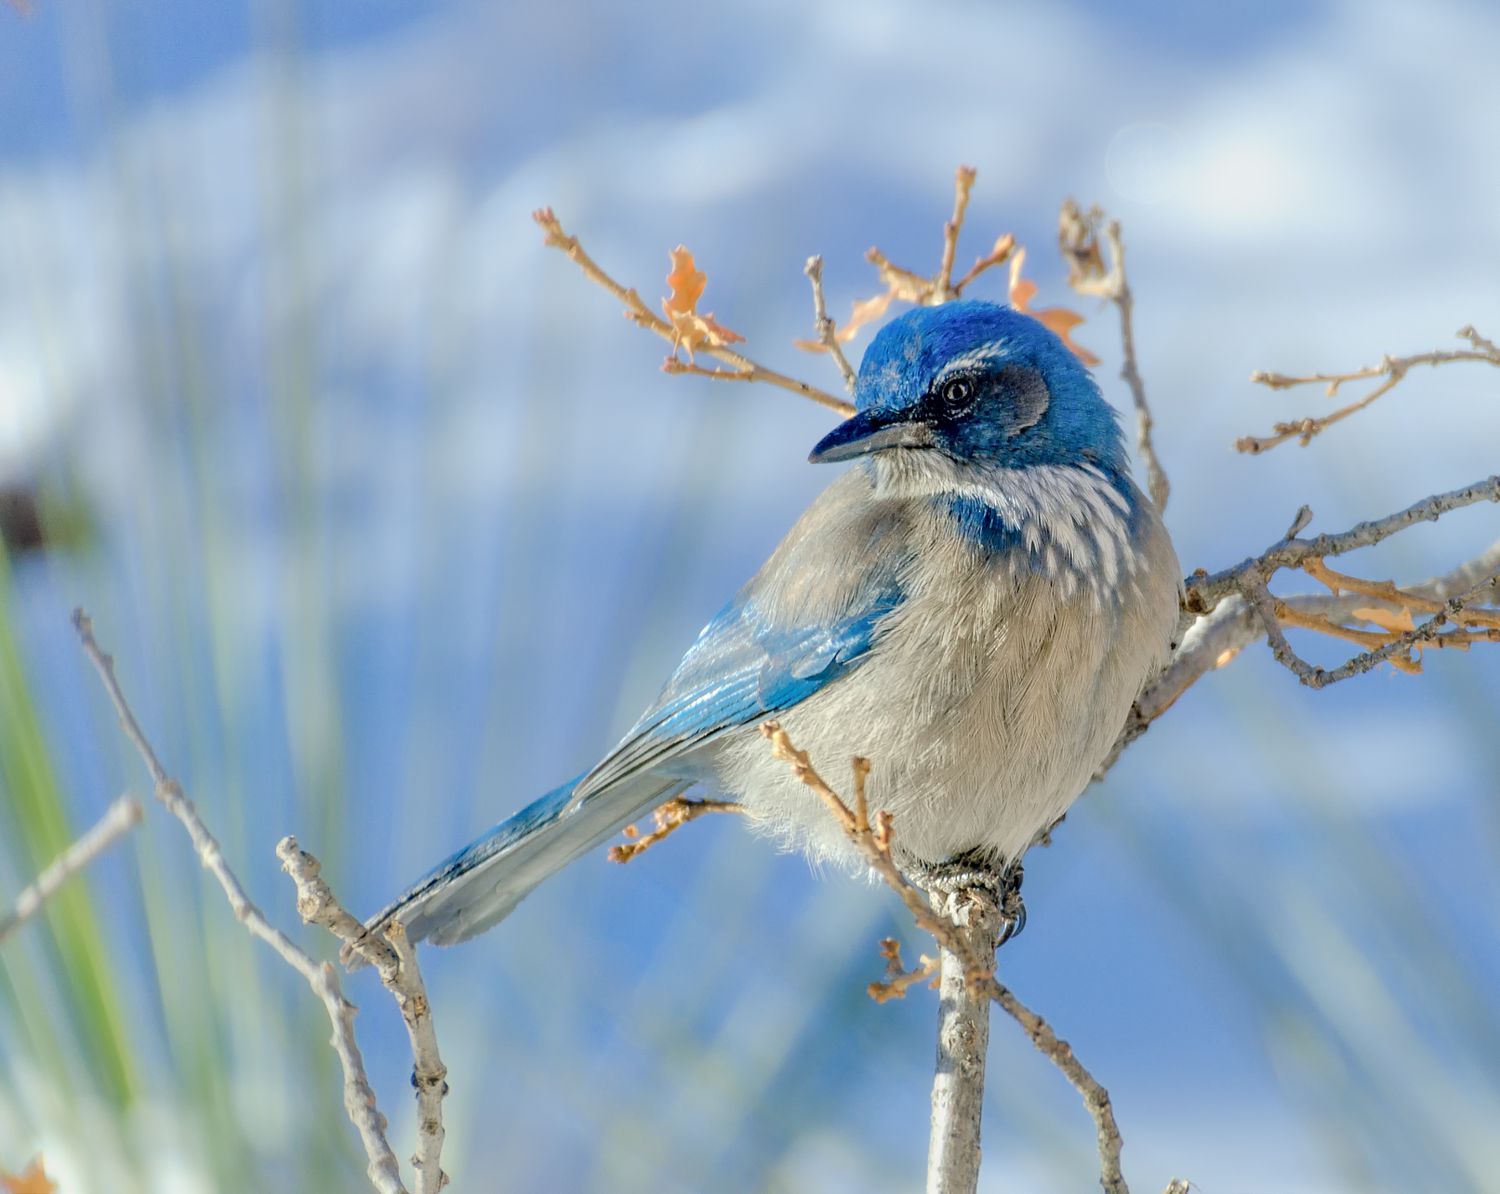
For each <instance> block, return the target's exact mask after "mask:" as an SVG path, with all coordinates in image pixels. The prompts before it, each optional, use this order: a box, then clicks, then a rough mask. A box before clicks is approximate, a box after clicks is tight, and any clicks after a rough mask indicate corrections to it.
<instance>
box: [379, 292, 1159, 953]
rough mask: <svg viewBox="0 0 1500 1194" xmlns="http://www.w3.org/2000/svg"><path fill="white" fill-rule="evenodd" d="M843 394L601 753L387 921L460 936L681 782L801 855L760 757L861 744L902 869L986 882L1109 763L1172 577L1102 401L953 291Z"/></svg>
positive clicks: (802, 824) (1004, 311) (1153, 518)
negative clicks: (791, 488) (766, 548)
mask: <svg viewBox="0 0 1500 1194" xmlns="http://www.w3.org/2000/svg"><path fill="white" fill-rule="evenodd" d="M855 400H856V411H857V413H856V414H854V415H853V417H851V418H850V419H848V420H847V421H845V422H843V423H841V424H840V425H839V426H837V427H835V428H834V429H833V430H832V431H830V432H829V433H828V434H827V435H826V436H824V438H823V439H822V441H821V442H820V443H819V444H818V445H817V446H816V447H815V448H814V449H813V450H812V454H811V456H810V457H809V459H810V460H811V461H813V462H814V463H821V462H825V461H826V462H832V461H852V462H853V465H852V467H850V468H849V469H848V470H847V471H845V472H844V473H843V474H842V475H840V476H839V477H838V478H837V479H836V480H835V481H834V482H833V484H831V485H830V486H829V487H828V488H827V489H825V490H824V491H823V493H822V494H821V495H820V496H819V497H818V498H817V499H816V500H815V501H814V502H813V503H812V505H811V506H810V507H808V509H807V512H806V513H804V514H803V515H802V517H801V519H800V520H799V521H798V522H797V524H796V526H794V527H793V528H792V530H791V532H790V533H789V534H788V535H787V537H786V538H785V539H784V540H782V542H781V544H780V546H778V547H777V548H776V550H775V551H774V552H773V553H772V554H771V558H770V559H769V560H767V561H766V563H765V564H764V565H763V566H762V567H761V569H760V571H759V572H757V573H756V574H755V576H753V577H752V578H751V579H750V581H749V583H748V584H746V585H745V586H744V588H742V589H741V590H740V591H739V592H738V593H737V594H736V595H735V597H734V598H733V600H731V601H730V602H729V604H728V605H726V606H725V607H724V608H723V609H722V610H721V611H720V612H719V613H718V615H717V616H715V617H714V619H713V620H712V621H711V622H709V624H708V625H707V626H706V627H704V629H703V632H702V633H701V634H699V636H698V639H697V641H696V642H695V643H694V644H693V645H692V646H691V647H690V648H689V649H688V651H687V654H686V655H684V656H683V658H682V662H681V663H679V664H678V665H677V670H676V671H675V672H674V673H673V674H672V677H671V679H670V680H668V681H667V684H666V687H665V688H663V689H662V692H661V695H660V696H659V697H657V699H656V701H655V702H654V703H653V704H652V705H651V707H650V708H649V709H647V710H646V712H645V713H644V714H642V715H641V717H640V719H639V720H638V721H637V722H636V724H635V726H634V727H633V728H632V729H631V730H630V732H629V733H628V734H626V735H625V738H624V740H623V741H621V742H620V744H619V745H618V746H616V747H615V748H614V750H612V751H610V752H609V753H608V754H607V755H605V756H604V758H603V759H602V760H601V761H600V762H599V763H598V764H597V765H596V766H595V767H594V768H593V770H591V771H588V772H586V773H585V774H583V775H580V776H578V777H577V778H575V779H571V780H569V781H568V782H567V783H565V784H563V785H562V786H561V787H559V788H556V789H555V790H553V791H551V792H549V793H548V794H547V795H545V796H543V797H542V798H541V799H539V800H537V801H535V802H534V803H532V804H530V805H528V806H527V807H526V808H524V809H522V810H521V811H520V812H518V813H516V814H515V815H514V816H513V817H511V818H510V819H509V820H506V821H502V822H501V823H500V824H499V825H497V826H495V828H493V829H491V830H490V831H489V832H488V833H486V834H485V835H484V836H483V837H481V838H479V839H478V840H477V841H475V842H474V843H473V844H471V845H469V846H466V847H464V849H462V850H460V851H459V852H458V853H457V854H455V855H453V857H451V858H449V859H448V860H447V861H446V862H444V863H442V864H441V865H440V866H438V867H437V868H436V869H435V870H433V871H432V872H431V873H430V874H428V875H427V877H426V878H424V879H422V880H420V881H419V882H418V883H417V884H416V885H415V886H413V887H412V888H411V889H410V890H409V891H407V892H406V894H404V895H403V896H401V898H400V899H398V900H397V901H396V902H395V903H394V904H392V905H391V906H390V907H389V908H387V909H386V910H385V911H384V912H382V913H381V914H380V915H379V916H378V917H377V918H376V919H375V921H373V922H372V924H373V925H376V926H378V925H382V924H384V923H386V922H387V921H388V920H389V919H391V918H393V917H398V918H400V919H401V920H402V921H404V922H405V924H406V927H407V930H408V932H409V933H410V935H411V937H412V938H413V939H421V938H430V939H431V940H432V941H434V942H436V943H438V944H440V945H448V944H452V943H453V942H457V941H463V940H465V939H466V938H468V937H472V936H473V935H474V934H476V933H479V932H481V931H483V930H484V929H487V928H489V927H490V926H491V925H494V924H495V923H496V922H498V921H499V920H501V919H502V918H503V917H505V916H506V915H507V914H508V913H509V912H510V911H511V910H512V909H513V908H514V907H515V906H516V904H517V903H519V902H520V900H521V899H522V898H523V897H524V896H525V895H526V894H527V893H528V892H529V891H531V889H532V888H533V887H535V886H536V885H537V884H539V883H541V882H542V880H544V879H546V878H547V877H548V876H549V875H551V874H552V873H553V872H555V871H557V870H559V869H560V868H562V867H563V866H565V865H566V864H567V863H569V862H571V861H573V859H575V858H577V857H578V856H579V855H581V854H583V853H585V852H587V851H589V850H592V849H593V848H594V847H596V846H597V845H599V844H600V843H601V842H603V841H604V840H605V839H607V838H609V837H611V836H612V835H614V834H616V833H619V832H620V831H621V830H622V829H623V828H624V827H625V826H627V825H629V824H631V823H632V822H634V821H636V820H637V819H639V818H640V817H641V816H643V815H644V814H645V813H647V812H648V811H649V810H651V809H652V808H653V807H655V806H656V805H659V804H661V803H662V802H663V801H665V800H667V799H669V798H671V797H673V796H676V795H677V794H679V793H680V792H682V791H684V790H685V789H687V788H688V787H690V786H693V785H695V784H697V785H704V786H706V787H707V788H709V789H713V790H717V791H718V792H720V793H723V794H725V795H728V796H731V797H733V798H736V799H738V800H740V801H742V802H743V803H744V804H745V805H746V806H747V810H748V811H749V813H750V814H751V817H752V818H753V820H754V821H755V822H756V823H757V824H758V825H760V826H762V827H764V828H765V829H766V830H768V831H769V832H771V833H772V834H774V835H775V836H777V837H779V838H781V839H782V840H784V841H787V842H792V843H796V844H798V845H800V846H801V847H802V848H803V849H805V850H806V851H807V853H808V854H809V855H810V856H812V857H814V858H818V859H831V860H842V861H846V862H852V861H854V856H853V854H852V851H851V848H850V847H849V845H848V843H847V841H846V840H845V838H844V836H843V832H842V830H841V829H840V828H839V827H838V826H837V825H836V824H835V822H834V820H833V818H832V817H830V816H829V815H828V813H827V811H826V810H825V809H824V808H823V806H822V805H821V804H820V803H819V802H818V801H817V800H816V799H813V798H812V797H811V796H810V795H809V793H808V792H807V790H806V789H805V788H804V787H803V786H802V785H801V784H799V783H798V782H797V781H796V780H795V779H794V777H793V776H792V774H791V771H790V769H789V768H787V767H786V766H785V764H783V763H780V762H778V761H777V760H776V759H774V758H773V757H772V754H771V751H770V749H769V748H768V746H767V744H766V742H765V740H764V739H763V738H762V736H761V734H760V733H759V732H758V727H759V725H760V724H761V723H762V722H764V721H765V720H767V719H768V718H773V717H774V718H776V719H778V720H779V721H780V722H781V723H782V725H783V726H784V727H785V728H786V730H787V732H788V734H789V735H790V736H791V738H792V740H793V741H794V742H796V744H797V745H798V746H799V747H800V748H802V749H803V750H806V751H808V752H810V754H811V755H812V757H813V759H814V760H816V761H823V762H825V763H827V764H832V763H835V762H838V761H841V760H845V759H848V758H849V757H850V756H852V755H864V756H867V757H868V758H869V759H870V760H871V761H872V763H873V770H872V771H871V772H870V777H869V788H868V791H869V797H870V806H871V807H872V808H878V809H888V810H890V812H891V813H892V814H893V815H894V817H895V841H896V843H897V849H898V852H899V857H900V858H901V860H902V862H903V865H908V866H910V867H912V868H913V869H914V871H916V872H918V873H920V872H922V871H923V870H924V869H925V870H927V871H929V872H933V871H940V869H941V867H942V866H943V865H944V864H945V863H946V864H948V865H949V866H954V867H957V866H960V865H962V866H963V867H965V868H969V867H973V868H975V869H980V870H988V871H991V872H992V873H996V874H999V873H1001V872H1004V871H1005V870H1007V869H1008V868H1010V867H1012V866H1013V865H1014V864H1015V863H1017V862H1018V861H1019V859H1020V857H1021V855H1022V854H1023V853H1024V852H1025V851H1026V848H1027V847H1028V846H1029V845H1031V843H1032V842H1033V841H1034V840H1035V839H1036V838H1037V837H1038V836H1039V835H1041V834H1042V833H1044V832H1045V831H1046V830H1047V829H1049V828H1050V827H1051V826H1052V825H1053V823H1054V822H1056V821H1057V820H1058V818H1060V817H1061V816H1062V814H1063V813H1064V812H1065V811H1066V810H1067V808H1068V806H1069V805H1070V804H1072V802H1073V801H1074V800H1075V799H1076V798H1077V797H1078V795H1079V793H1080V792H1082V791H1083V788H1084V787H1085V785H1086V784H1087V783H1088V781H1089V777H1090V776H1091V775H1092V774H1093V772H1094V770H1095V768H1096V767H1097V766H1098V765H1099V764H1100V763H1101V762H1102V761H1103V759H1104V757H1105V755H1106V754H1107V752H1108V751H1109V748H1110V746H1111V744H1112V743H1113V742H1114V740H1115V738H1116V736H1117V734H1118V733H1119V731H1120V729H1121V727H1122V726H1123V724H1124V722H1125V717H1126V714H1127V713H1128V711H1129V709H1130V705H1131V702H1132V701H1133V700H1134V699H1135V697H1136V696H1137V694H1138V693H1139V692H1140V690H1141V687H1142V686H1143V684H1144V683H1145V682H1146V681H1147V680H1148V679H1149V678H1151V677H1152V676H1153V675H1154V674H1155V672H1156V671H1157V670H1158V669H1159V668H1160V667H1162V666H1163V665H1164V664H1165V662H1166V660H1167V657H1168V654H1169V651H1170V649H1171V640H1172V635H1173V631H1174V628H1175V626H1176V623H1177V610H1178V593H1179V589H1180V585H1181V580H1180V577H1181V572H1180V569H1179V567H1178V563H1177V557H1176V554H1175V553H1174V552H1173V550H1172V544H1171V541H1170V540H1169V539H1168V537H1167V532H1166V530H1165V529H1164V528H1163V526H1162V524H1161V521H1160V519H1159V518H1158V516H1157V512H1156V510H1155V509H1154V508H1153V507H1152V505H1151V503H1150V502H1149V501H1148V500H1147V499H1146V498H1145V497H1144V496H1143V495H1142V494H1141V491H1140V490H1139V489H1137V488H1136V486H1135V485H1134V484H1133V483H1132V481H1131V479H1130V476H1129V464H1128V460H1127V457H1126V453H1125V449H1124V445H1123V444H1122V442H1121V437H1120V430H1119V427H1118V425H1117V421H1116V417H1115V412H1114V410H1113V409H1112V408H1111V407H1110V406H1109V405H1108V404H1107V403H1105V401H1104V399H1103V398H1102V397H1101V396H1100V393H1099V389H1098V387H1097V386H1096V385H1095V383H1094V381H1093V379H1092V378H1091V377H1090V376H1089V373H1088V371H1087V370H1086V369H1085V368H1084V367H1083V365H1082V364H1081V363H1080V362H1079V360H1078V358H1077V357H1075V356H1074V355H1073V353H1072V352H1070V351H1069V350H1068V348H1067V347H1066V346H1065V345H1064V344H1063V343H1062V341H1061V340H1059V339H1058V338H1057V336H1055V335H1053V333H1052V332H1050V331H1049V330H1047V329H1046V328H1044V327H1043V326H1042V325H1041V324H1040V323H1038V322H1037V321H1036V320H1034V319H1032V318H1030V317H1028V316H1026V315H1023V314H1020V313H1018V312H1016V311H1014V310H1012V309H1010V308H1008V307H1002V306H997V305H995V304H992V303H984V302H973V301H967V300H966V301H962V302H952V303H947V304H945V305H943V306H938V307H920V308H917V309H916V310H913V311H910V312H908V313H906V314H904V315H902V316H900V317H899V318H897V319H894V320H892V321H891V322H890V323H888V324H887V325H886V326H885V327H884V328H882V329H881V331H880V333H879V334H878V335H877V336H876V337H875V339H874V341H873V342H872V343H871V345H870V347H869V350H868V351H867V352H866V353H865V355H864V360H863V361H862V363H861V365H860V370H859V378H858V382H857V385H856V387H855Z"/></svg>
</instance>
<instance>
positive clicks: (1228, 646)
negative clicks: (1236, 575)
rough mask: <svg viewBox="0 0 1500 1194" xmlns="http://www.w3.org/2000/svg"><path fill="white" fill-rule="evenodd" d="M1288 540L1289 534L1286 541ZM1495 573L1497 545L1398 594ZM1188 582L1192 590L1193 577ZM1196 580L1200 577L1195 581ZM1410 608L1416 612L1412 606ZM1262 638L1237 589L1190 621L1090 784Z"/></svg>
mask: <svg viewBox="0 0 1500 1194" xmlns="http://www.w3.org/2000/svg"><path fill="white" fill-rule="evenodd" d="M1301 525H1305V524H1301ZM1408 525H1410V524H1408ZM1299 529H1301V527H1300V525H1298V524H1294V528H1293V530H1294V533H1295V531H1296V530H1299ZM1292 537H1293V536H1291V535H1289V536H1288V537H1287V538H1288V539H1290V538H1292ZM1309 559H1310V560H1311V559H1319V557H1316V556H1312V557H1309ZM1286 566H1288V567H1291V566H1300V567H1306V566H1307V565H1306V564H1305V563H1298V564H1296V565H1286ZM1497 570H1500V540H1497V541H1496V542H1495V543H1493V544H1491V545H1490V547H1489V548H1488V549H1486V550H1485V551H1483V552H1481V553H1480V554H1479V555H1477V556H1475V557H1474V558H1473V559H1472V560H1468V561H1466V562H1465V563H1463V564H1460V565H1459V566H1458V567H1457V568H1454V569H1453V570H1452V571H1450V572H1447V573H1445V574H1444V575H1442V576H1436V577H1432V578H1431V579H1429V580H1425V581H1422V582H1421V583H1420V584H1415V585H1407V586H1406V587H1405V588H1403V589H1401V590H1400V591H1401V592H1402V593H1403V594H1405V595H1406V596H1407V597H1410V598H1416V599H1418V600H1419V601H1421V602H1423V603H1428V604H1430V603H1442V602H1446V601H1447V600H1448V599H1450V598H1452V597H1455V596H1461V595H1463V594H1465V593H1467V592H1469V591H1470V590H1471V589H1472V588H1473V587H1474V585H1475V584H1476V583H1480V582H1483V581H1484V580H1486V579H1487V578H1489V577H1491V576H1493V575H1495V573H1496V572H1497ZM1334 575H1340V574H1334ZM1189 579H1190V587H1191V583H1192V581H1193V579H1194V578H1189ZM1201 579H1202V578H1199V580H1200V581H1201ZM1346 587H1347V586H1346ZM1372 600H1374V601H1379V600H1386V598H1383V597H1374V596H1371V595H1370V594H1368V593H1359V594H1358V595H1357V596H1353V597H1351V596H1347V595H1344V596H1328V595H1326V594H1300V595H1297V596H1293V597H1285V598H1282V599H1280V601H1279V602H1278V604H1279V605H1280V606H1283V607H1286V608H1288V609H1290V610H1293V611H1296V612H1297V613H1299V614H1309V615H1320V616H1322V617H1324V618H1327V619H1336V620H1347V619H1350V618H1354V617H1356V616H1357V614H1358V611H1359V610H1360V607H1361V606H1364V605H1368V604H1369V602H1370V601H1372ZM1413 608H1417V607H1416V606H1413ZM1453 616H1454V618H1455V621H1456V620H1458V618H1462V617H1468V618H1473V619H1474V620H1476V621H1480V622H1483V621H1486V620H1487V619H1488V618H1489V617H1490V616H1492V615H1490V614H1489V613H1488V612H1484V613H1482V614H1480V613H1477V612H1476V611H1473V610H1472V609H1470V608H1468V607H1467V606H1466V607H1465V608H1463V609H1462V610H1461V611H1459V612H1458V613H1457V614H1455V615H1453ZM1262 633H1263V629H1262V624H1261V621H1260V619H1259V618H1258V617H1257V616H1256V614H1255V613H1254V611H1253V610H1252V609H1251V608H1250V606H1249V605H1248V604H1247V603H1246V602H1245V601H1244V599H1243V598H1242V597H1241V596H1240V595H1239V593H1238V591H1237V590H1233V591H1231V592H1230V593H1229V594H1228V595H1227V596H1225V597H1222V598H1218V599H1216V600H1215V603H1214V605H1213V607H1212V610H1211V612H1210V613H1208V614H1205V615H1204V616H1202V617H1199V618H1197V619H1193V618H1192V617H1191V616H1189V617H1188V625H1187V627H1186V629H1185V633H1184V635H1183V637H1182V640H1181V645H1180V646H1179V647H1178V649H1177V650H1176V652H1175V653H1174V654H1173V656H1172V661H1171V662H1170V663H1169V664H1168V665H1167V667H1166V669H1165V670H1164V671H1163V672H1162V673H1161V674H1160V675H1158V676H1157V677H1156V678H1155V679H1154V680H1152V681H1151V682H1150V683H1149V684H1147V685H1146V688H1145V689H1144V691H1142V693H1141V695H1140V696H1139V697H1138V698H1137V700H1136V702H1135V704H1134V705H1133V706H1132V707H1131V710H1130V714H1129V716H1128V717H1127V718H1126V721H1125V725H1124V727H1123V728H1122V729H1121V731H1120V735H1119V737H1118V738H1116V739H1115V744H1114V746H1113V747H1112V748H1111V749H1110V753H1109V755H1108V757H1106V758H1105V760H1104V762H1103V763H1101V764H1100V765H1099V768H1098V770H1097V771H1095V772H1094V776H1093V779H1094V782H1096V783H1097V782H1098V781H1099V780H1101V779H1103V778H1104V776H1105V775H1106V774H1108V772H1109V770H1110V768H1111V767H1113V766H1114V765H1115V763H1116V762H1117V761H1118V760H1119V757H1120V755H1122V754H1123V753H1124V752H1125V749H1126V748H1127V747H1129V746H1130V744H1131V743H1133V742H1134V741H1135V740H1136V739H1137V738H1139V737H1140V736H1141V735H1142V734H1144V733H1145V732H1146V730H1147V729H1148V728H1149V727H1150V725H1151V723H1152V722H1154V721H1155V720H1156V719H1157V718H1158V717H1160V716H1161V715H1162V714H1163V713H1165V712H1166V711H1167V710H1168V709H1170V708H1171V707H1172V706H1173V704H1175V703H1176V701H1177V699H1178V698H1179V697H1181V696H1182V695H1183V693H1185V692H1186V691H1187V690H1188V689H1189V688H1191V687H1192V686H1193V685H1194V684H1196V683H1197V682H1198V681H1199V680H1201V679H1202V678H1203V677H1204V676H1206V675H1207V674H1208V673H1210V672H1212V671H1215V670H1217V669H1219V668H1221V667H1225V666H1226V665H1228V664H1229V663H1230V662H1231V661H1233V660H1234V659H1235V657H1236V656H1238V654H1239V653H1240V652H1241V651H1242V650H1244V649H1245V648H1246V647H1247V646H1249V645H1250V644H1251V643H1253V642H1255V640H1256V639H1258V638H1260V637H1261V635H1262ZM1397 649H1398V650H1399V648H1397Z"/></svg>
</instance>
